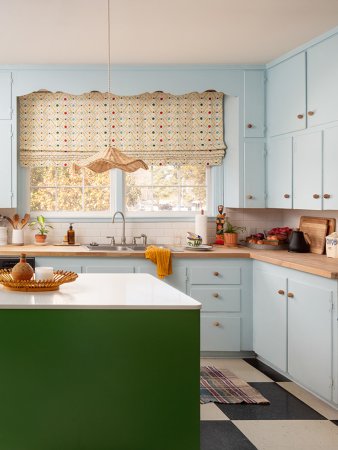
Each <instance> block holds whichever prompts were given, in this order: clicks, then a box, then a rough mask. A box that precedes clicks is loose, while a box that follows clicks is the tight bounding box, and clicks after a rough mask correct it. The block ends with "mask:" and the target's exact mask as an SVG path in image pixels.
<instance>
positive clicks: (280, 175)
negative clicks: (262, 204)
mask: <svg viewBox="0 0 338 450" xmlns="http://www.w3.org/2000/svg"><path fill="white" fill-rule="evenodd" d="M266 158H267V207H268V208H292V138H291V137H277V138H272V139H270V140H269V141H268V145H267V156H266Z"/></svg>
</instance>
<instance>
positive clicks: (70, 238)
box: [67, 223, 75, 245]
mask: <svg viewBox="0 0 338 450" xmlns="http://www.w3.org/2000/svg"><path fill="white" fill-rule="evenodd" d="M67 237H68V244H69V245H74V244H75V231H74V230H73V224H72V223H70V224H69V230H68V231H67Z"/></svg>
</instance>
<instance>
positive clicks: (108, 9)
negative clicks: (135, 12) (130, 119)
mask: <svg viewBox="0 0 338 450" xmlns="http://www.w3.org/2000/svg"><path fill="white" fill-rule="evenodd" d="M107 11H108V23H107V36H108V94H107V95H108V121H107V122H108V127H109V132H108V140H109V142H108V148H109V147H110V146H111V124H110V119H111V118H110V0H107Z"/></svg>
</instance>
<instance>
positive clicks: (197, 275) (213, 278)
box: [190, 266, 241, 284]
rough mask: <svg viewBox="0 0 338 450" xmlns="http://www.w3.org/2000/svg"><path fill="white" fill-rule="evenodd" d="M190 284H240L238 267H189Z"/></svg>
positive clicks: (239, 269)
mask: <svg viewBox="0 0 338 450" xmlns="http://www.w3.org/2000/svg"><path fill="white" fill-rule="evenodd" d="M190 283H191V284H241V268H240V267H221V268H218V267H217V266H215V267H213V268H210V267H198V268H197V267H196V268H192V269H190Z"/></svg>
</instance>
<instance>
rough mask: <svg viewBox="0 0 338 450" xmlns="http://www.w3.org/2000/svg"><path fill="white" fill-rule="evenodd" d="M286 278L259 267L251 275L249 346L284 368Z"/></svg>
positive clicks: (285, 368)
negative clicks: (251, 315) (250, 338)
mask: <svg viewBox="0 0 338 450" xmlns="http://www.w3.org/2000/svg"><path fill="white" fill-rule="evenodd" d="M286 307H287V300H286V278H285V277H283V276H279V275H275V274H273V273H270V272H265V271H263V270H255V271H254V277H253V349H254V351H255V352H256V353H257V354H258V355H259V356H261V357H263V358H264V359H266V360H267V361H268V362H270V363H271V364H273V365H274V366H275V367H277V368H278V369H280V370H282V371H284V372H286V370H287V366H286V342H287V339H286V311H287V308H286Z"/></svg>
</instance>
